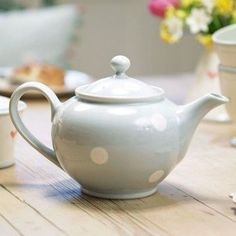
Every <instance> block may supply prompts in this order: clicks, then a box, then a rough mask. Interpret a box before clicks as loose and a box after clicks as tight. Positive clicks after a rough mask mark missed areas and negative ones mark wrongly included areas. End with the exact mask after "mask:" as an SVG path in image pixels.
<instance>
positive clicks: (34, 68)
mask: <svg viewBox="0 0 236 236" xmlns="http://www.w3.org/2000/svg"><path fill="white" fill-rule="evenodd" d="M10 77H11V81H12V82H13V83H17V84H21V83H24V82H29V81H38V82H41V83H44V84H46V85H48V86H62V85H64V77H65V72H64V70H63V69H61V68H59V67H57V66H54V65H50V64H39V63H33V64H26V65H23V66H20V67H18V68H15V69H14V70H13V71H12V74H11V76H10Z"/></svg>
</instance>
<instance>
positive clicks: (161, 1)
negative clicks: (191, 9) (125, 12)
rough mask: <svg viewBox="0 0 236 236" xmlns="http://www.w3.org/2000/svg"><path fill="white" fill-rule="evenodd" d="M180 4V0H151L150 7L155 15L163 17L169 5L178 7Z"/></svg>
mask: <svg viewBox="0 0 236 236" xmlns="http://www.w3.org/2000/svg"><path fill="white" fill-rule="evenodd" d="M178 5H179V0H150V2H149V4H148V8H149V11H150V12H151V13H152V14H153V15H155V16H159V17H162V18H163V17H164V16H165V11H166V9H167V8H168V7H169V6H173V7H178Z"/></svg>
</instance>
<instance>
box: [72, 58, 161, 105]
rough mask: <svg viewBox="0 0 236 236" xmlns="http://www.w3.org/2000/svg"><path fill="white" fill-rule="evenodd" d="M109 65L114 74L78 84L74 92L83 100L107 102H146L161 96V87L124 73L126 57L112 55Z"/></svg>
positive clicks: (126, 65)
mask: <svg viewBox="0 0 236 236" xmlns="http://www.w3.org/2000/svg"><path fill="white" fill-rule="evenodd" d="M111 67H112V69H113V70H114V71H115V75H113V76H111V77H107V78H103V79H100V80H98V81H96V82H93V83H91V84H87V85H83V86H80V87H78V88H77V89H76V90H75V94H76V95H78V96H79V97H80V98H81V99H84V100H89V101H95V102H109V103H113V102H114V103H126V102H147V101H156V100H160V99H162V98H163V95H164V91H163V90H162V89H161V88H158V87H154V86H151V85H148V84H146V83H144V82H142V81H139V80H136V79H133V78H130V77H128V76H127V75H126V73H125V72H126V71H127V70H128V69H129V67H130V61H129V59H128V58H127V57H125V56H116V57H114V58H113V59H112V60H111Z"/></svg>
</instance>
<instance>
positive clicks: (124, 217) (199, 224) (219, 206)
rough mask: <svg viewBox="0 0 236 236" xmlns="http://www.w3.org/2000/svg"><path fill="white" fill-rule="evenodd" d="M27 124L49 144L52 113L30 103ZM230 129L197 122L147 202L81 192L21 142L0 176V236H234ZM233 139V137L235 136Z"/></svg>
mask: <svg viewBox="0 0 236 236" xmlns="http://www.w3.org/2000/svg"><path fill="white" fill-rule="evenodd" d="M28 105H29V109H27V111H26V112H25V119H24V120H25V122H26V124H27V126H28V127H29V128H30V129H31V130H32V132H33V133H34V134H35V135H36V136H37V137H39V139H41V140H42V141H44V142H45V143H47V144H48V143H50V117H49V115H50V111H49V106H48V104H46V103H44V102H31V103H28ZM233 133H234V130H233V126H232V125H231V124H212V123H211V124H210V123H201V125H200V126H199V128H198V130H197V131H196V134H195V136H194V139H193V142H192V144H191V146H190V149H189V152H188V154H187V156H186V157H185V159H184V160H183V161H182V163H181V164H180V165H179V166H178V167H177V168H176V169H175V170H174V171H173V172H172V173H171V174H170V175H169V176H168V177H167V178H166V179H165V181H163V182H162V183H161V184H160V186H159V189H158V192H157V193H156V194H154V195H152V196H150V197H147V198H143V199H138V200H128V201H124V200H123V201H122V200H120V201H117V200H112V201H111V200H101V199H97V198H92V197H89V196H86V195H83V194H81V192H80V187H79V185H78V184H77V183H76V182H75V181H73V180H72V179H71V178H70V177H69V176H68V175H67V174H66V173H64V172H63V171H62V170H60V169H59V168H57V167H56V166H54V165H53V164H51V163H50V162H49V161H48V160H46V159H45V158H43V157H42V156H41V155H40V154H39V153H38V152H36V151H35V150H34V149H33V148H31V147H30V146H29V145H28V144H27V143H26V142H25V141H24V140H23V139H22V138H20V137H19V138H18V140H17V144H16V165H15V166H13V167H10V168H7V169H3V170H0V235H1V236H9V235H30V236H34V235H40V236H48V235H50V236H52V235H77V236H78V235H83V236H84V235H109V236H113V235H122V236H123V235H138V236H140V235H153V236H154V235H155V236H156V235H180V236H185V235H188V236H190V235H194V236H195V235H202V236H208V235H213V236H217V235H219V236H223V235H227V236H229V235H234V236H235V235H236V205H235V204H234V203H233V202H232V200H231V199H230V198H229V197H228V195H229V194H230V193H231V192H233V191H235V192H236V149H234V148H231V147H230V146H229V143H228V141H229V139H230V137H231V136H232V135H233ZM235 133H236V132H235Z"/></svg>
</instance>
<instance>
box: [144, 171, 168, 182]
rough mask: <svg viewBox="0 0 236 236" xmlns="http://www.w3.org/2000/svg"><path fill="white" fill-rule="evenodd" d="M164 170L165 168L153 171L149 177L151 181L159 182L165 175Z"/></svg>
mask: <svg viewBox="0 0 236 236" xmlns="http://www.w3.org/2000/svg"><path fill="white" fill-rule="evenodd" d="M164 173H165V172H164V171H163V170H157V171H155V172H154V173H152V174H151V175H150V177H149V178H148V181H149V183H155V182H157V181H158V180H159V179H160V178H161V177H162V176H163V175H164Z"/></svg>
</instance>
